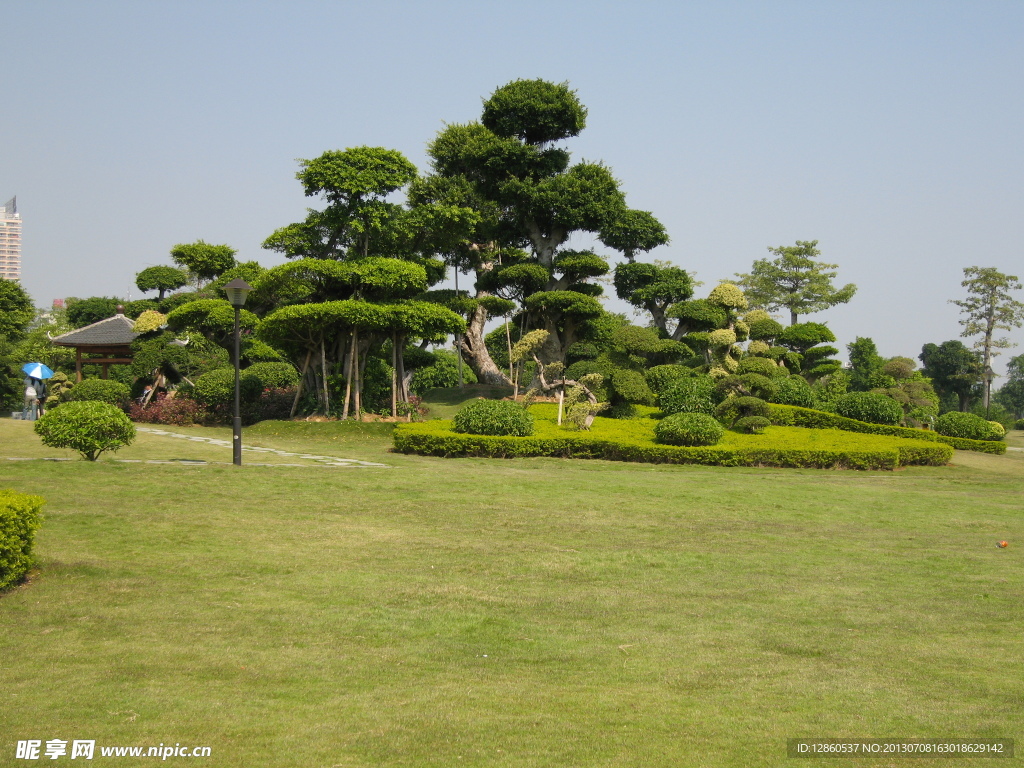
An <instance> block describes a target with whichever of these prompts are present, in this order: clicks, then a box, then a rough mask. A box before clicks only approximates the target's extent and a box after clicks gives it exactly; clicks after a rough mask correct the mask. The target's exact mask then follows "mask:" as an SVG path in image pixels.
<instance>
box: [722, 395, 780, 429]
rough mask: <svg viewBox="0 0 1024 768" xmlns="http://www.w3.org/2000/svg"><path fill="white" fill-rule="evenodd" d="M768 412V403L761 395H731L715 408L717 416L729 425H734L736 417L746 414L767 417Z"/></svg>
mask: <svg viewBox="0 0 1024 768" xmlns="http://www.w3.org/2000/svg"><path fill="white" fill-rule="evenodd" d="M768 413H769V409H768V403H766V402H765V401H764V400H762V399H761V398H759V397H730V398H729V399H728V400H723V401H722V402H721V404H719V406H718V407H717V408H715V416H716V417H717V418H718V420H719V421H720V422H722V424H724V425H725V426H727V427H729V426H732V424H733V422H734V421H736V419H739V418H743V417H745V416H764V417H767V416H768Z"/></svg>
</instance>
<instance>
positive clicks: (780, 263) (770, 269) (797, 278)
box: [736, 240, 857, 325]
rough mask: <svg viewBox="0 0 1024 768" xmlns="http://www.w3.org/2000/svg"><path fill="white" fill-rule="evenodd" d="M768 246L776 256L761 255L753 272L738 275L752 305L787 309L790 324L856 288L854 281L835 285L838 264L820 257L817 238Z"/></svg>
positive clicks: (846, 296)
mask: <svg viewBox="0 0 1024 768" xmlns="http://www.w3.org/2000/svg"><path fill="white" fill-rule="evenodd" d="M768 250H769V251H770V252H771V253H772V254H774V255H775V256H776V257H777V258H775V259H774V260H768V259H758V260H757V261H755V262H754V266H753V268H752V269H751V271H750V274H742V275H741V274H738V275H736V276H737V277H738V278H739V280H738V281H737V283H738V284H739V286H740V287H741V288H743V291H744V293H745V294H746V296H747V300H748V301H749V302H750V306H751V307H754V308H756V309H765V310H768V311H769V312H771V311H773V310H776V309H786V310H788V311H789V324H790V325H796V323H797V321H798V318H799V317H800V315H808V314H812V313H814V312H820V311H822V310H823V309H828V308H829V307H834V306H835V305H836V304H845V303H846V302H848V301H849V300H850V299H851V298H853V294H854V293H856V292H857V286H855V285H854V284H853V283H848V284H847V285H844V286H843V287H842V288H835V287H834V286H833V285H832V280H833V278H835V276H836V273H835V272H834V271H833V270H835V269H836V267H837V266H838V265H837V264H825V263H823V262H820V261H817V259H818V257H819V256H821V251H820V250H819V249H818V241H817V240H797V241H796V245H780V246H779V247H777V248H769V249H768Z"/></svg>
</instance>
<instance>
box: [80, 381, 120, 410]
mask: <svg viewBox="0 0 1024 768" xmlns="http://www.w3.org/2000/svg"><path fill="white" fill-rule="evenodd" d="M131 394H132V391H131V388H130V387H128V386H127V385H125V384H122V383H121V382H119V381H112V380H111V379H85V380H84V381H80V382H78V383H77V384H75V386H73V387H72V388H71V389H69V390H68V393H67V399H68V401H70V402H73V403H75V402H85V401H94V402H100V403H110V404H111V405H127V404H128V401H129V400H130V399H131Z"/></svg>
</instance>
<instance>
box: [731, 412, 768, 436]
mask: <svg viewBox="0 0 1024 768" xmlns="http://www.w3.org/2000/svg"><path fill="white" fill-rule="evenodd" d="M771 425H772V423H771V421H769V419H768V418H767V417H765V416H744V417H743V418H740V419H736V422H735V423H734V424H733V425H732V428H733V429H735V430H736V431H737V432H745V433H746V434H748V435H760V434H761V433H762V432H764V430H765V428H766V427H770V426H771Z"/></svg>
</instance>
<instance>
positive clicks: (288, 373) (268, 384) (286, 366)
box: [231, 363, 299, 396]
mask: <svg viewBox="0 0 1024 768" xmlns="http://www.w3.org/2000/svg"><path fill="white" fill-rule="evenodd" d="M232 376H234V374H232ZM242 376H243V377H244V378H246V379H256V381H258V382H259V385H260V389H261V390H263V389H287V388H288V387H294V386H297V385H298V383H299V372H298V371H296V370H295V366H294V365H292V364H291V363H253V364H252V365H250V366H249V367H248V368H246V369H245V370H244V371H242ZM234 384H235V382H234V378H232V380H231V386H232V387H234ZM232 396H233V395H232Z"/></svg>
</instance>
